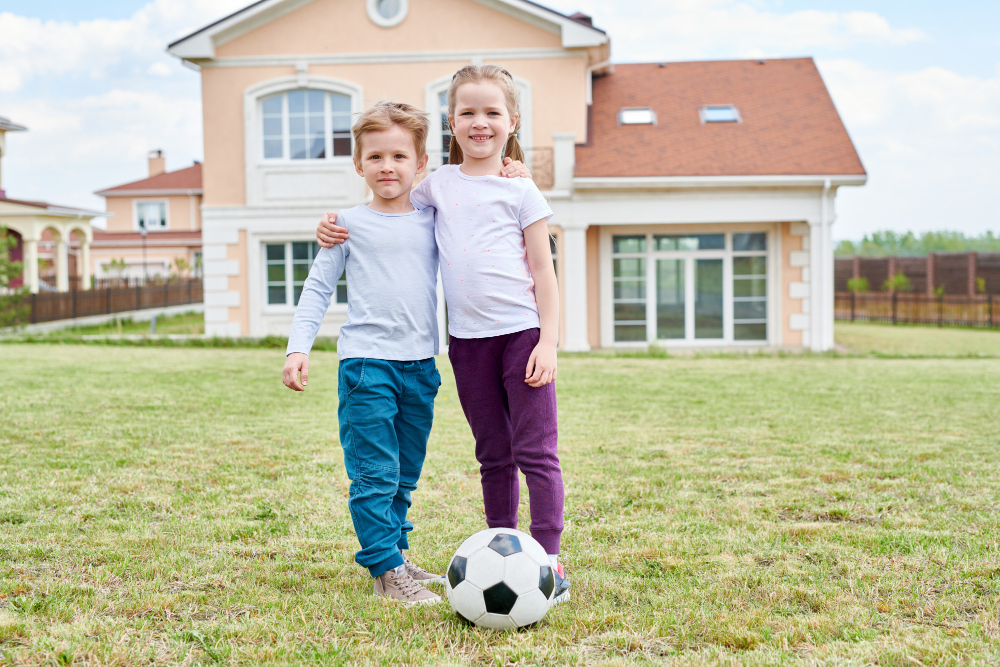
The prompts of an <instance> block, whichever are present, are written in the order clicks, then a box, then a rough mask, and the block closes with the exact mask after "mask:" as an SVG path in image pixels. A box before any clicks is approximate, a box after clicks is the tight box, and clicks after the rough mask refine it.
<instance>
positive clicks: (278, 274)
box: [267, 262, 285, 283]
mask: <svg viewBox="0 0 1000 667" xmlns="http://www.w3.org/2000/svg"><path fill="white" fill-rule="evenodd" d="M284 280H285V264H284V262H282V263H281V264H268V265H267V282H269V283H279V282H284Z"/></svg>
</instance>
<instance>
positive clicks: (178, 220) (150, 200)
mask: <svg viewBox="0 0 1000 667" xmlns="http://www.w3.org/2000/svg"><path fill="white" fill-rule="evenodd" d="M201 173H202V165H201V164H200V163H198V162H195V163H194V164H193V165H192V166H190V167H187V168H185V169H179V170H177V171H169V172H168V171H167V170H166V158H165V157H164V155H163V151H160V150H155V151H152V152H150V154H149V176H148V177H147V178H144V179H142V180H138V181H133V182H131V183H125V184H124V185H118V186H115V187H113V188H108V189H106V190H100V191H98V192H96V193H95V194H97V195H100V196H101V197H104V201H105V203H106V208H107V209H108V211H109V212H110V213H111V214H112V217H110V218H109V219H108V226H107V229H106V230H104V231H101V230H95V232H94V243H93V246H92V250H91V258H92V261H93V274H94V275H95V276H98V277H116V278H126V279H145V278H146V277H149V278H155V277H167V276H169V275H170V273H171V271H176V270H177V267H176V262H177V260H178V259H182V260H184V262H186V263H187V265H188V266H189V267H191V269H190V271H192V272H197V271H198V270H199V268H200V265H201V198H202V187H201ZM143 229H145V231H146V236H145V239H144V238H143V234H142V230H143ZM122 259H124V260H125V266H124V267H114V266H113V265H112V262H113V261H115V260H122Z"/></svg>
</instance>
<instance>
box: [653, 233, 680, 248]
mask: <svg viewBox="0 0 1000 667" xmlns="http://www.w3.org/2000/svg"><path fill="white" fill-rule="evenodd" d="M677 239H678V237H676V236H654V237H653V247H654V248H655V249H656V250H677Z"/></svg>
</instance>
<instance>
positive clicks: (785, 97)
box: [576, 58, 865, 177]
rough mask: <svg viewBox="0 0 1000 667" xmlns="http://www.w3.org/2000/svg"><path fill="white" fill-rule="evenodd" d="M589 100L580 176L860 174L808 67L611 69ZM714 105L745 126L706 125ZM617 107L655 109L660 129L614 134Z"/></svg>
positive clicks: (802, 63) (627, 128)
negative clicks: (735, 114)
mask: <svg viewBox="0 0 1000 667" xmlns="http://www.w3.org/2000/svg"><path fill="white" fill-rule="evenodd" d="M593 96H594V104H593V107H592V108H591V114H592V115H591V119H590V123H591V126H590V141H589V142H588V144H586V145H579V146H577V148H576V176H580V177H586V176H733V175H789V174H796V175H854V174H858V175H860V174H864V173H865V169H864V167H863V166H862V164H861V159H860V158H859V157H858V154H857V152H856V151H855V150H854V144H852V143H851V138H850V137H849V136H848V134H847V130H846V129H845V128H844V124H843V122H841V120H840V116H839V115H838V114H837V109H836V108H835V107H834V106H833V100H832V99H830V94H829V92H827V89H826V86H825V85H824V83H823V79H822V78H821V77H820V74H819V71H818V70H817V69H816V64H815V63H814V62H813V60H812V58H791V59H779V60H767V61H763V64H760V61H757V60H735V61H712V62H683V63H664V64H662V65H660V64H657V63H648V64H635V65H615V66H614V73H613V74H609V75H607V76H604V77H600V78H595V79H594V87H593ZM716 104H720V105H721V104H733V105H735V106H736V108H737V109H738V110H739V114H740V117H741V121H742V122H739V123H705V124H702V122H701V118H700V115H699V110H700V109H701V108H702V107H703V106H705V105H716ZM623 107H651V108H652V109H653V111H655V112H656V117H657V122H656V124H655V125H621V126H620V125H618V111H619V110H620V109H622V108H623Z"/></svg>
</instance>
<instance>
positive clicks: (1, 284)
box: [0, 225, 31, 327]
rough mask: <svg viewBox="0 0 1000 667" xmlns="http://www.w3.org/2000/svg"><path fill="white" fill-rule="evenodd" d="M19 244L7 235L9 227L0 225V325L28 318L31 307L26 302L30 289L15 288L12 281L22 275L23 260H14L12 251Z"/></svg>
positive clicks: (7, 324) (4, 325)
mask: <svg viewBox="0 0 1000 667" xmlns="http://www.w3.org/2000/svg"><path fill="white" fill-rule="evenodd" d="M16 245H17V240H16V239H15V238H14V237H13V236H8V235H7V228H6V227H4V226H2V225H0V327H11V326H16V325H18V324H21V323H22V322H24V321H25V320H27V319H28V314H29V313H30V312H31V309H30V308H29V307H28V305H27V304H26V303H25V302H24V300H25V297H26V296H27V294H28V290H26V289H24V287H20V288H17V289H14V288H12V287H11V286H10V284H11V283H12V282H14V281H15V280H17V279H18V278H20V277H21V272H22V271H23V270H24V263H23V262H12V261H11V260H10V251H11V249H12V248H14V247H15V246H16Z"/></svg>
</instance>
